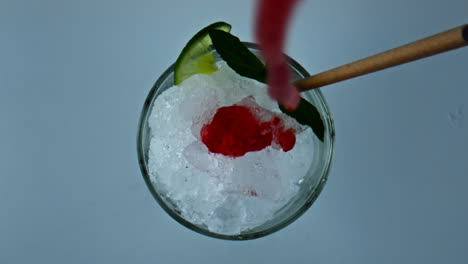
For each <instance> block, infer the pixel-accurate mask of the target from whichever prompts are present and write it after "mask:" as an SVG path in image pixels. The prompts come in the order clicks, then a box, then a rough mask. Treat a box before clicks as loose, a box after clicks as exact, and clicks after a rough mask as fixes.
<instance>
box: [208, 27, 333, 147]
mask: <svg viewBox="0 0 468 264" xmlns="http://www.w3.org/2000/svg"><path fill="white" fill-rule="evenodd" d="M209 34H210V38H211V41H212V43H213V46H214V48H215V49H216V51H217V52H218V53H219V55H220V56H221V58H222V59H223V60H225V61H226V63H227V64H228V65H229V67H231V69H233V70H234V71H235V72H237V73H238V74H239V75H241V76H244V77H248V78H252V79H255V80H257V81H259V82H262V83H266V80H267V78H266V77H267V71H266V68H265V65H263V63H262V62H261V61H260V60H259V59H258V58H257V56H255V54H253V53H252V52H251V51H250V50H249V49H248V48H247V47H245V46H244V44H242V42H241V41H240V39H239V38H238V37H236V36H234V35H232V34H230V33H227V32H224V31H221V30H211V31H210V32H209ZM279 108H280V109H281V111H282V112H283V113H285V114H287V115H289V116H291V117H292V118H294V119H296V121H297V122H299V123H300V124H302V125H306V126H309V127H310V128H312V131H313V132H314V134H315V135H316V136H317V137H318V138H319V139H320V141H323V139H324V136H325V126H324V124H323V120H322V118H321V117H320V113H319V111H318V110H317V108H315V106H314V105H313V104H311V103H310V102H308V101H307V100H306V99H304V98H302V97H301V101H300V102H299V105H298V106H297V108H296V109H295V110H292V111H290V110H288V109H286V108H285V107H284V106H282V105H281V104H280V105H279Z"/></svg>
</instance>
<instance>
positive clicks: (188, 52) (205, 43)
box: [174, 22, 231, 84]
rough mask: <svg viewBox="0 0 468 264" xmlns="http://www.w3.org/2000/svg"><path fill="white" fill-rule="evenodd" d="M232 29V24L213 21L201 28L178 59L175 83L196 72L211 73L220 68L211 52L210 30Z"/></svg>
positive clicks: (175, 69)
mask: <svg viewBox="0 0 468 264" xmlns="http://www.w3.org/2000/svg"><path fill="white" fill-rule="evenodd" d="M213 29H217V30H222V31H225V32H229V31H231V25H229V24H228V23H225V22H216V23H213V24H211V25H209V26H207V27H205V28H204V29H202V30H200V31H199V32H198V33H197V34H195V36H193V37H192V38H191V39H190V41H189V42H188V43H187V45H185V47H184V49H183V50H182V52H181V53H180V55H179V57H178V58H177V60H176V63H175V68H174V83H175V84H179V83H181V82H182V81H183V80H185V79H187V78H188V77H190V76H192V75H194V74H196V73H205V74H210V73H212V72H215V71H217V70H218V67H216V64H215V62H216V61H215V58H214V56H213V55H212V54H211V49H210V47H211V45H212V44H213V43H212V42H211V39H210V35H209V32H210V30H213Z"/></svg>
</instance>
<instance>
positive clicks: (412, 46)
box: [294, 24, 468, 91]
mask: <svg viewBox="0 0 468 264" xmlns="http://www.w3.org/2000/svg"><path fill="white" fill-rule="evenodd" d="M467 45H468V24H466V25H463V26H459V27H456V28H453V29H450V30H447V31H445V32H441V33H438V34H436V35H433V36H430V37H427V38H424V39H421V40H418V41H415V42H412V43H409V44H406V45H403V46H400V47H397V48H394V49H390V50H387V51H384V52H382V53H378V54H376V55H373V56H370V57H367V58H364V59H361V60H358V61H355V62H351V63H349V64H346V65H343V66H340V67H337V68H334V69H331V70H327V71H324V72H322V73H319V74H316V75H313V76H310V77H308V78H305V79H302V80H298V81H296V82H294V85H295V86H296V87H297V88H298V89H299V90H300V91H307V90H310V89H314V88H318V87H322V86H325V85H329V84H332V83H337V82H340V81H343V80H347V79H351V78H354V77H357V76H361V75H365V74H368V73H371V72H376V71H379V70H383V69H386V68H390V67H393V66H397V65H400V64H403V63H407V62H410V61H414V60H418V59H422V58H425V57H429V56H432V55H435V54H439V53H442V52H445V51H449V50H453V49H456V48H460V47H463V46H467Z"/></svg>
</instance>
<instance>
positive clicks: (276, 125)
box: [200, 105, 296, 157]
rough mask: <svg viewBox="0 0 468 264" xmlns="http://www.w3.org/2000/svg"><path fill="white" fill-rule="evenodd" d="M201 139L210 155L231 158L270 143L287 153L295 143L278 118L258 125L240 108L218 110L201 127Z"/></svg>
mask: <svg viewBox="0 0 468 264" xmlns="http://www.w3.org/2000/svg"><path fill="white" fill-rule="evenodd" d="M200 135H201V140H202V142H203V143H204V144H205V145H206V146H207V148H208V149H209V151H211V152H213V153H219V154H223V155H226V156H230V157H240V156H243V155H244V154H245V153H247V152H249V151H259V150H262V149H264V148H266V147H268V146H271V145H272V144H273V143H276V144H278V145H279V146H281V148H282V149H283V151H289V150H291V149H292V148H293V147H294V144H295V143H296V135H295V131H294V129H292V128H289V129H286V128H285V127H284V122H283V120H282V119H281V118H280V117H279V116H277V115H275V116H273V118H272V119H271V120H269V121H261V120H260V119H259V118H258V117H257V116H255V114H254V113H253V112H252V111H251V110H250V109H249V108H248V107H246V106H241V105H232V106H225V107H221V108H219V109H218V110H217V111H216V114H215V115H214V117H213V119H212V120H211V122H210V123H208V124H205V125H204V126H203V127H202V129H201V132H200Z"/></svg>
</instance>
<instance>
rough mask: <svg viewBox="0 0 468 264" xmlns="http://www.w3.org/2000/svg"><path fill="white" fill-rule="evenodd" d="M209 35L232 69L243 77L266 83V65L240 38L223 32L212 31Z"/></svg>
mask: <svg viewBox="0 0 468 264" xmlns="http://www.w3.org/2000/svg"><path fill="white" fill-rule="evenodd" d="M209 34H210V38H211V41H212V42H213V46H214V47H215V49H216V51H217V52H218V53H219V55H220V56H221V58H223V60H225V61H226V63H227V64H228V65H229V67H231V69H233V70H234V71H235V72H237V73H238V74H239V75H241V76H244V77H248V78H252V79H255V80H257V81H259V82H263V83H265V82H266V69H265V65H263V63H262V62H261V61H260V60H259V59H258V58H257V56H255V55H254V54H253V53H252V52H250V50H249V49H248V48H247V47H245V46H244V44H242V42H241V41H240V40H239V38H238V37H236V36H234V35H231V34H229V33H227V32H224V31H221V30H211V31H210V33H209Z"/></svg>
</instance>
